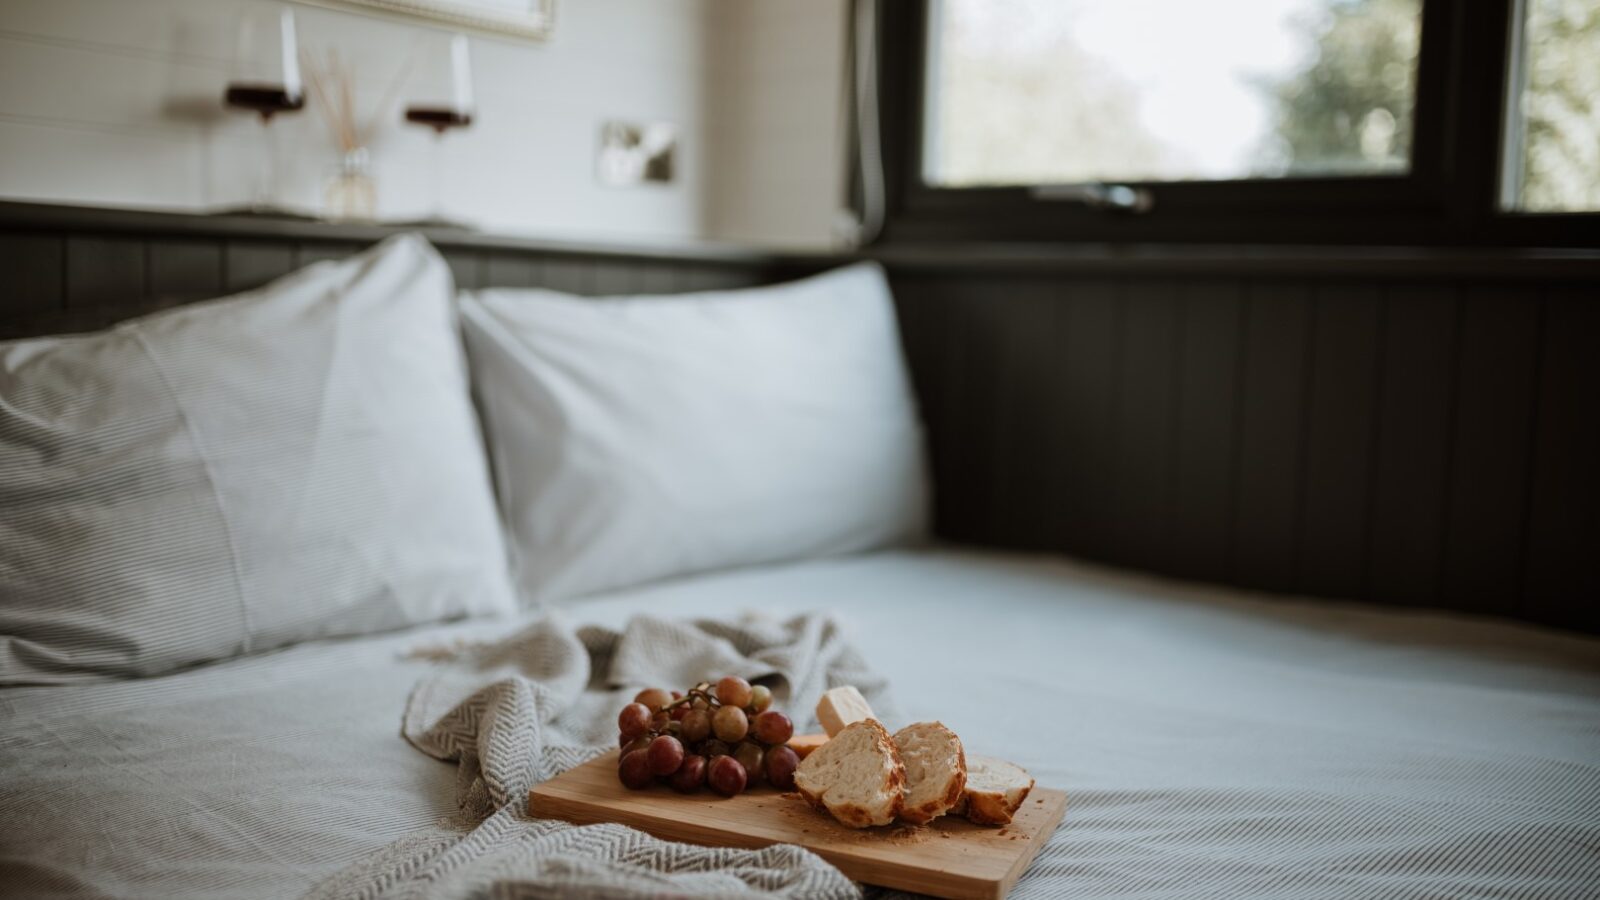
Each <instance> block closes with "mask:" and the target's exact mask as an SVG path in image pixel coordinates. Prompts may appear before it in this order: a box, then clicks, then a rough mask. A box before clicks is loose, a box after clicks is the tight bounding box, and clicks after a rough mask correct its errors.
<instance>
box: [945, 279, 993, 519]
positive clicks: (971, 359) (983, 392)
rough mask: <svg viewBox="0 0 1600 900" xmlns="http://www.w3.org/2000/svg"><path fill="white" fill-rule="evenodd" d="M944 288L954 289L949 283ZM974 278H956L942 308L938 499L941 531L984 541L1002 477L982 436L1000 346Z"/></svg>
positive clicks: (979, 284)
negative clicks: (991, 500)
mask: <svg viewBox="0 0 1600 900" xmlns="http://www.w3.org/2000/svg"><path fill="white" fill-rule="evenodd" d="M953 281H956V279H950V281H948V282H947V283H946V287H949V288H955V285H954V284H951V283H950V282H953ZM988 287H990V285H988V284H985V283H984V282H981V281H978V280H976V279H960V287H959V289H954V290H950V292H949V293H948V294H947V295H946V296H947V298H948V300H947V302H946V303H945V306H944V313H945V328H944V338H945V341H944V345H943V347H942V348H941V355H942V356H943V358H944V364H943V367H942V369H943V371H942V372H941V376H940V378H941V383H942V395H941V396H940V397H939V398H938V400H937V402H938V404H939V413H938V418H939V422H940V434H939V451H940V452H939V454H938V456H939V459H940V470H939V472H938V477H939V478H941V479H942V481H941V484H942V492H941V493H942V496H941V498H940V500H939V502H938V513H939V526H940V529H941V534H944V535H948V536H949V537H952V538H955V539H956V540H970V541H983V542H987V541H988V540H989V538H988V535H986V534H985V530H984V526H985V525H986V524H987V523H988V515H987V513H988V510H989V499H988V498H989V493H990V492H991V491H993V490H994V488H995V481H996V479H998V478H1003V477H1006V476H1005V473H1002V472H997V471H996V470H995V467H994V466H993V465H992V464H991V459H990V451H991V450H992V448H993V445H992V444H991V443H990V442H989V441H986V440H984V439H983V437H982V435H984V434H986V433H987V432H986V431H985V430H984V429H986V428H988V427H990V426H991V424H992V423H993V420H994V398H995V390H994V379H995V376H996V374H997V368H998V367H997V366H995V365H994V363H995V362H997V361H998V359H999V355H998V354H999V352H1000V349H1001V343H1000V340H1001V339H1000V335H999V334H998V333H997V331H996V329H995V321H996V317H995V316H994V315H993V311H992V309H990V308H989V304H988V300H989V298H988V296H987V295H986V289H987V288H988Z"/></svg>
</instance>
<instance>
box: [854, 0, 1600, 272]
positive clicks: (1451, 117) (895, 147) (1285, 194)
mask: <svg viewBox="0 0 1600 900" xmlns="http://www.w3.org/2000/svg"><path fill="white" fill-rule="evenodd" d="M862 2H872V0H862ZM873 8H875V9H876V10H877V11H878V17H879V18H878V41H877V44H876V46H877V48H878V50H879V54H878V64H877V69H876V74H877V76H878V81H879V90H878V91H877V94H876V98H877V101H878V102H877V108H878V111H879V119H880V122H881V126H882V127H881V129H880V131H881V135H882V142H881V159H882V162H883V174H884V175H885V176H886V177H885V178H884V179H883V181H882V184H883V185H884V193H885V198H884V199H885V202H884V203H883V204H882V206H883V208H884V209H885V210H886V216H885V227H884V230H883V234H884V237H885V239H886V240H890V241H900V240H904V241H943V240H981V241H1090V242H1131V241H1138V242H1162V241H1192V242H1209V243H1319V244H1320V243H1344V244H1407V245H1416V244H1441V245H1449V244H1509V245H1518V244H1520V245H1536V244H1540V245H1568V246H1574V245H1576V246H1589V245H1594V244H1597V243H1600V215H1596V214H1595V212H1600V65H1595V64H1594V63H1593V60H1595V59H1600V39H1597V32H1600V2H1596V0H1474V2H1471V3H1467V2H1461V0H1204V2H1197V0H879V2H877V3H875V5H874V7H873ZM863 156H864V158H867V159H875V158H878V157H879V156H880V154H879V153H877V149H876V148H872V149H871V151H870V152H869V150H868V149H867V148H864V149H863ZM869 181H870V183H871V184H872V185H873V186H874V190H876V185H877V184H878V181H877V179H876V178H873V179H870V180H869V179H863V181H862V185H863V189H864V190H865V186H866V185H867V184H868V183H869ZM863 196H866V194H865V193H864V194H863Z"/></svg>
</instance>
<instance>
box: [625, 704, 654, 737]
mask: <svg viewBox="0 0 1600 900" xmlns="http://www.w3.org/2000/svg"><path fill="white" fill-rule="evenodd" d="M617 730H618V731H621V732H622V734H623V736H624V737H627V738H629V739H630V740H631V739H632V738H636V737H638V736H639V735H641V734H644V733H645V732H646V731H649V730H650V708H649V707H647V706H645V705H644V704H643V703H629V704H628V705H627V706H624V707H623V708H622V712H620V713H618V714H617Z"/></svg>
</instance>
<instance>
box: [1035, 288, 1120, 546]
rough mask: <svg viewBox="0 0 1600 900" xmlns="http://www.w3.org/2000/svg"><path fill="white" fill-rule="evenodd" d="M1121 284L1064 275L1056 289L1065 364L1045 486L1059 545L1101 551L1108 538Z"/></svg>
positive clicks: (1059, 369)
mask: <svg viewBox="0 0 1600 900" xmlns="http://www.w3.org/2000/svg"><path fill="white" fill-rule="evenodd" d="M1117 290H1118V286H1117V285H1116V284H1115V283H1114V282H1110V281H1062V282H1058V283H1057V286H1056V287H1055V288H1054V291H1055V293H1056V296H1057V302H1059V303H1061V304H1062V306H1063V308H1064V309H1065V316H1063V317H1062V320H1061V321H1062V323H1063V325H1062V327H1063V328H1064V333H1063V335H1062V339H1061V342H1060V343H1061V354H1062V361H1061V365H1059V366H1057V367H1056V368H1055V371H1056V372H1057V373H1059V378H1060V381H1059V382H1057V385H1056V391H1057V393H1058V398H1059V399H1058V400H1057V401H1056V403H1055V406H1054V410H1053V414H1054V415H1056V416H1059V417H1060V420H1061V435H1060V439H1059V446H1060V453H1059V456H1058V457H1057V459H1056V465H1055V469H1054V471H1053V472H1052V473H1051V477H1049V478H1047V479H1046V480H1045V481H1044V482H1043V489H1044V490H1046V491H1047V492H1048V493H1049V495H1050V496H1051V497H1052V498H1053V499H1054V505H1055V510H1054V513H1055V516H1054V520H1055V529H1054V537H1055V540H1054V544H1055V546H1057V547H1061V548H1063V549H1066V550H1068V551H1069V552H1073V553H1082V554H1085V555H1088V556H1104V555H1105V553H1106V551H1107V549H1108V548H1109V547H1110V546H1111V542H1110V540H1109V538H1108V536H1107V533H1106V527H1105V525H1106V522H1108V521H1109V520H1110V518H1111V504H1112V493H1111V485H1110V482H1109V480H1108V479H1107V477H1106V473H1108V472H1110V471H1111V470H1112V467H1113V465H1114V460H1113V454H1114V450H1113V441H1112V440H1111V439H1110V435H1111V433H1112V425H1113V422H1114V415H1115V409H1114V408H1113V406H1112V400H1113V398H1115V397H1116V395H1117V389H1116V385H1117V354H1116V349H1117V311H1118V308H1119V307H1118V304H1117Z"/></svg>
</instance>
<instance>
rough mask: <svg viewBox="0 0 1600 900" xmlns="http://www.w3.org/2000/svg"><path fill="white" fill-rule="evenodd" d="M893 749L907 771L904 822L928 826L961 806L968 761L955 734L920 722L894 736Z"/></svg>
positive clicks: (931, 723) (902, 818)
mask: <svg viewBox="0 0 1600 900" xmlns="http://www.w3.org/2000/svg"><path fill="white" fill-rule="evenodd" d="M894 745H895V748H896V749H897V750H899V751H900V761H901V762H903V763H904V764H905V767H906V798H905V802H904V804H902V806H903V808H902V809H901V810H900V820H901V821H903V822H910V823H911V824H913V825H926V824H927V823H929V822H932V821H933V820H934V819H936V818H938V817H939V816H942V815H944V814H945V813H947V812H949V811H950V809H951V807H953V806H955V805H956V804H957V803H958V802H960V800H961V794H962V789H963V788H965V787H966V784H967V758H966V755H965V754H963V753H962V751H961V739H960V738H958V737H956V733H955V732H953V731H951V730H950V729H948V728H946V727H944V725H943V724H942V723H939V722H918V723H917V724H915V725H907V726H906V727H905V728H902V729H900V730H899V731H897V732H895V733H894Z"/></svg>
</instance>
